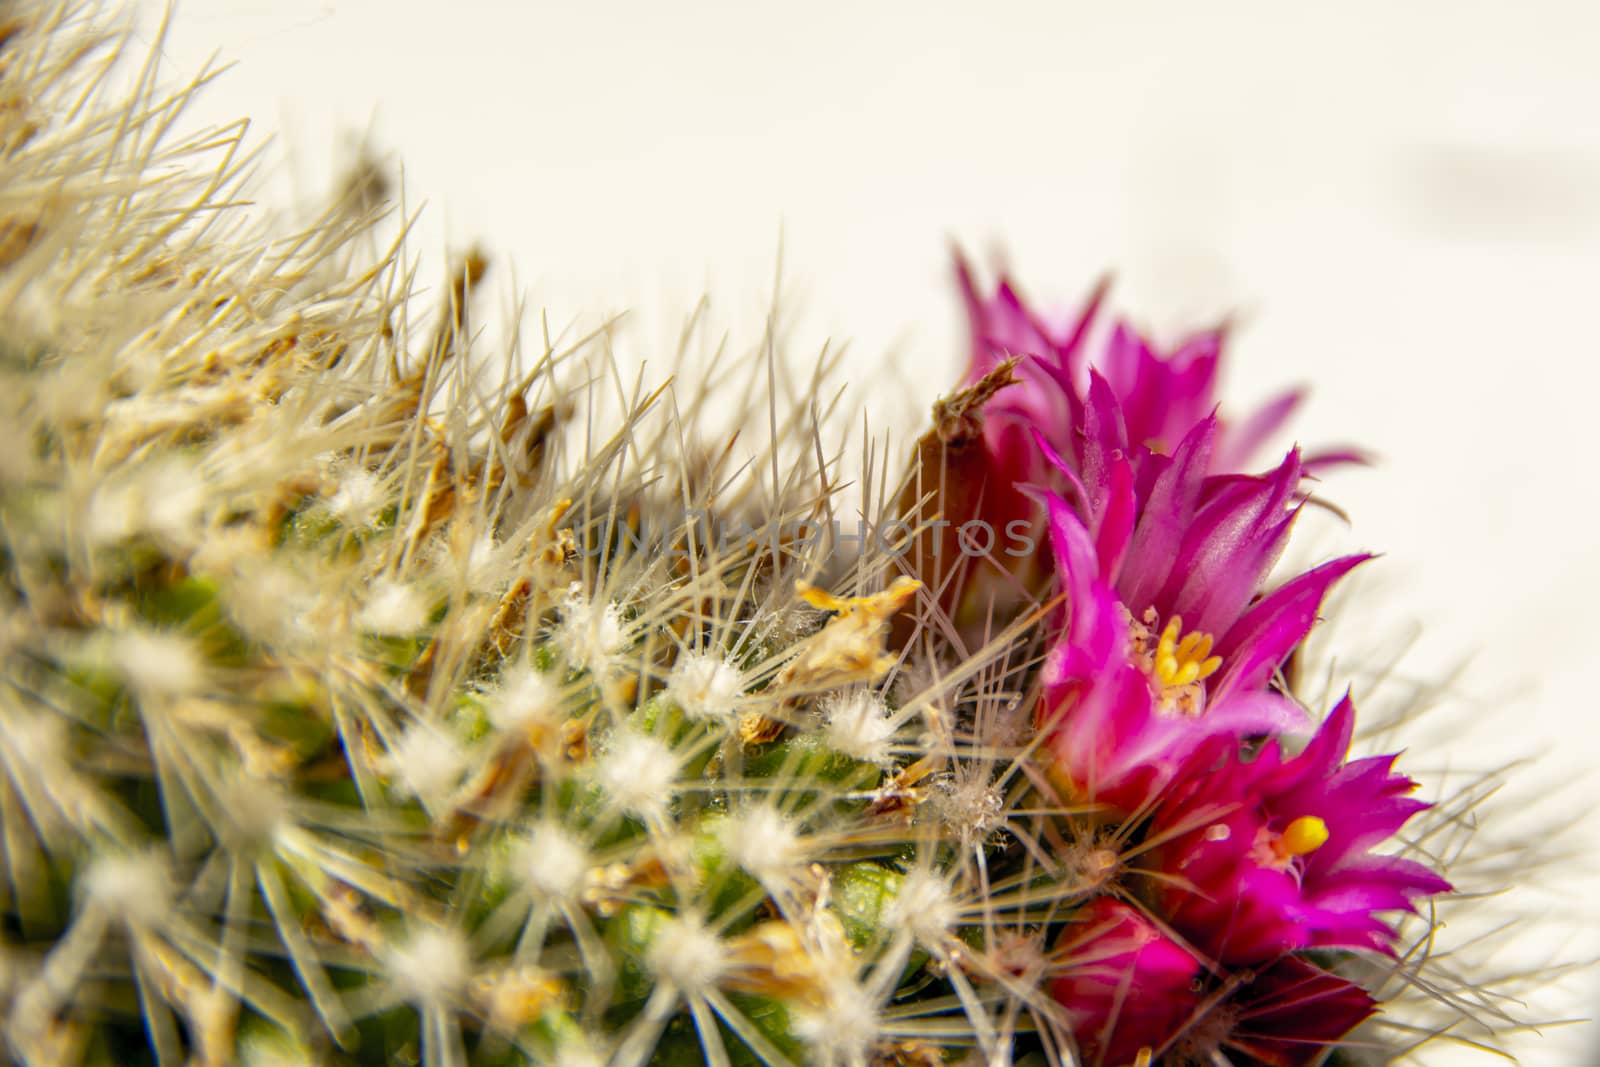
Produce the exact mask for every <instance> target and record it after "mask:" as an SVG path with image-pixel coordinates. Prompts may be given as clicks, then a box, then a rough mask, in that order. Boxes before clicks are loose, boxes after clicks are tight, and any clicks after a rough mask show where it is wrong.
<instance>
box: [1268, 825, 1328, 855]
mask: <svg viewBox="0 0 1600 1067" xmlns="http://www.w3.org/2000/svg"><path fill="white" fill-rule="evenodd" d="M1327 843H1328V824H1327V823H1325V822H1323V821H1322V820H1321V819H1319V818H1317V817H1316V816H1315V815H1302V816H1300V817H1299V818H1298V819H1296V820H1295V821H1294V822H1292V823H1290V824H1289V825H1288V826H1287V827H1285V828H1284V831H1283V834H1282V835H1281V836H1280V837H1279V838H1278V842H1277V851H1278V853H1279V854H1280V855H1282V856H1283V857H1284V858H1285V859H1287V858H1289V857H1290V856H1304V855H1306V854H1308V853H1311V852H1315V851H1316V850H1317V849H1319V848H1321V847H1322V846H1323V845H1325V844H1327Z"/></svg>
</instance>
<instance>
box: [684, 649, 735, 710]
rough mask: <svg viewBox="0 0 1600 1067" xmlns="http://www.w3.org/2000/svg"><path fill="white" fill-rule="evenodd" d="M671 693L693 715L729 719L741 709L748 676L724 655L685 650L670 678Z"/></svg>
mask: <svg viewBox="0 0 1600 1067" xmlns="http://www.w3.org/2000/svg"><path fill="white" fill-rule="evenodd" d="M667 695H668V696H669V697H670V698H671V699H672V700H673V701H674V702H676V703H677V705H678V706H679V707H680V708H682V709H683V713H684V714H685V715H687V716H689V717H690V718H691V719H712V720H720V721H724V722H726V721H730V720H732V718H733V717H734V715H735V713H737V712H738V710H739V700H740V698H741V697H743V696H744V676H743V675H742V674H740V673H739V669H738V668H737V667H735V666H733V665H732V664H731V663H729V662H727V661H726V660H724V659H721V658H720V657H717V656H710V655H707V654H705V653H704V652H685V653H683V654H682V655H681V656H679V657H678V663H677V665H676V666H675V667H673V668H672V674H671V675H669V676H668V678H667Z"/></svg>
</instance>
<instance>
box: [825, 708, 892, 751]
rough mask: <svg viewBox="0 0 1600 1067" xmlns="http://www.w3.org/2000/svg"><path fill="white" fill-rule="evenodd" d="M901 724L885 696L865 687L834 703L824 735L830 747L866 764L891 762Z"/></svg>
mask: <svg viewBox="0 0 1600 1067" xmlns="http://www.w3.org/2000/svg"><path fill="white" fill-rule="evenodd" d="M899 728H900V724H899V723H898V722H896V721H895V718H894V714H893V712H891V711H890V710H889V706H888V705H887V704H885V703H884V701H883V698H882V697H881V696H879V695H878V694H877V693H873V692H869V691H867V690H861V691H858V692H855V693H851V694H849V695H848V696H845V697H843V698H841V699H839V700H837V701H835V702H834V704H833V706H832V707H831V708H829V709H828V724H827V727H826V729H825V731H824V737H825V738H826V740H827V742H828V747H829V748H832V749H834V750H835V751H836V752H842V753H844V754H845V755H846V756H849V757H851V758H852V759H858V760H862V761H863V762H866V763H879V764H882V763H887V762H889V760H890V759H891V758H892V752H891V744H892V743H893V741H894V735H895V731H897V730H898V729H899Z"/></svg>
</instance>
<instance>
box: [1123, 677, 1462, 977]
mask: <svg viewBox="0 0 1600 1067" xmlns="http://www.w3.org/2000/svg"><path fill="white" fill-rule="evenodd" d="M1354 726H1355V707H1354V705H1353V704H1352V703H1351V702H1350V699H1349V698H1348V697H1346V698H1345V699H1344V700H1343V701H1341V702H1340V703H1339V706H1338V707H1337V708H1335V709H1334V711H1333V714H1332V715H1331V716H1329V718H1328V720H1327V721H1326V722H1325V723H1324V724H1323V725H1322V728H1321V729H1320V730H1319V731H1318V732H1317V734H1316V736H1315V737H1314V738H1312V740H1311V742H1310V744H1309V745H1307V747H1306V748H1305V750H1304V751H1303V752H1301V753H1300V754H1299V755H1298V756H1295V757H1293V758H1285V757H1284V755H1283V753H1282V752H1281V750H1280V746H1279V744H1278V743H1277V742H1276V741H1268V742H1267V743H1266V745H1265V747H1264V748H1263V749H1262V751H1261V753H1260V754H1259V755H1258V756H1256V758H1255V759H1253V760H1245V759H1242V758H1239V757H1238V756H1237V755H1236V754H1234V753H1229V754H1228V755H1227V756H1226V758H1225V761H1224V762H1223V764H1222V765H1221V766H1219V767H1217V768H1216V769H1214V770H1211V771H1209V772H1207V773H1205V774H1202V775H1198V776H1196V777H1194V778H1191V779H1190V780H1188V781H1187V782H1185V783H1183V784H1182V785H1181V786H1180V787H1178V788H1177V789H1176V790H1174V792H1173V794H1172V796H1171V797H1170V798H1168V799H1167V800H1166V801H1165V802H1164V803H1163V804H1162V806H1161V809H1160V810H1159V811H1158V812H1157V813H1156V816H1155V819H1154V821H1153V823H1152V825H1151V828H1150V834H1151V836H1152V837H1153V838H1161V837H1163V836H1166V835H1175V836H1173V837H1172V839H1171V840H1170V841H1169V842H1168V843H1166V844H1164V845H1163V846H1162V847H1161V849H1160V852H1159V856H1160V869H1161V871H1162V873H1163V875H1164V877H1163V878H1162V879H1161V880H1160V886H1161V889H1160V894H1159V895H1160V899H1161V903H1162V905H1163V908H1164V914H1165V915H1166V917H1167V918H1168V919H1169V920H1170V921H1171V923H1172V925H1173V928H1174V929H1176V930H1177V931H1179V932H1180V933H1182V934H1183V936H1185V937H1186V938H1188V939H1189V940H1190V941H1191V942H1192V943H1193V944H1195V945H1196V946H1198V947H1199V948H1200V949H1202V950H1203V951H1205V952H1207V953H1209V954H1211V955H1212V956H1213V957H1215V958H1216V959H1219V960H1222V961H1224V962H1229V963H1256V962H1259V961H1261V960H1263V959H1269V958H1272V957H1274V956H1276V955H1278V954H1280V953H1284V952H1291V951H1295V950H1299V949H1306V948H1341V949H1367V950H1371V951H1374V952H1383V953H1392V952H1393V951H1394V937H1395V932H1394V929H1393V927H1392V926H1390V925H1389V924H1388V923H1387V922H1385V921H1384V920H1383V919H1381V918H1379V917H1378V916H1379V914H1380V913H1383V912H1394V911H1410V910H1413V909H1414V908H1415V905H1416V902H1417V901H1418V900H1419V899H1421V898H1424V897H1428V896H1432V895H1434V894H1437V893H1444V892H1448V891H1449V889H1450V883H1449V882H1447V881H1445V879H1443V878H1441V877H1440V876H1439V875H1437V874H1436V873H1434V872H1433V871H1431V870H1429V869H1428V868H1427V867H1425V866H1424V865H1422V864H1421V863H1418V862H1415V861H1413V860H1408V859H1401V858H1399V857H1396V856H1389V855H1382V854H1379V853H1375V852H1373V851H1372V850H1373V849H1374V848H1377V847H1379V846H1381V845H1383V844H1384V843H1385V842H1386V841H1388V840H1389V839H1390V838H1391V837H1393V836H1394V834H1395V833H1396V832H1398V831H1399V830H1400V829H1401V827H1403V826H1404V825H1405V824H1406V822H1407V821H1409V820H1410V819H1411V818H1412V817H1413V816H1415V815H1416V814H1418V813H1419V812H1421V811H1424V810H1426V809H1427V808H1428V807H1429V805H1428V804H1427V803H1425V802H1424V801H1421V800H1417V799H1414V798H1412V797H1411V796H1410V794H1411V793H1412V791H1413V790H1414V789H1415V788H1416V783H1415V782H1414V781H1412V780H1411V779H1410V778H1407V777H1405V776H1404V775H1399V774H1395V773H1394V772H1393V766H1394V761H1395V758H1396V757H1394V756H1373V757H1370V758H1367V759H1359V760H1353V761H1351V762H1348V763H1347V762H1344V760H1345V757H1346V754H1347V752H1348V751H1349V747H1350V738H1351V733H1352V731H1353V729H1354Z"/></svg>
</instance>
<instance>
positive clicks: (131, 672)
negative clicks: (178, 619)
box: [111, 630, 205, 697]
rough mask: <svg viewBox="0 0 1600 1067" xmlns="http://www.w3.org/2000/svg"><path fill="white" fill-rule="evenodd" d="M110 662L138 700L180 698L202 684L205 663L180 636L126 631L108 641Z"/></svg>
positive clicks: (191, 645) (149, 631)
mask: <svg viewBox="0 0 1600 1067" xmlns="http://www.w3.org/2000/svg"><path fill="white" fill-rule="evenodd" d="M111 660H112V662H113V663H114V664H115V665H116V668H117V670H118V672H119V673H121V675H122V677H123V678H124V679H125V680H126V681H127V683H128V685H130V686H132V687H133V689H134V690H135V691H136V692H137V693H139V694H140V695H141V696H146V697H149V696H167V697H177V696H183V695H185V694H188V693H193V692H195V691H196V690H197V689H199V688H200V686H201V684H202V683H203V682H204V681H205V661H204V660H202V659H201V657H200V653H199V651H197V650H196V649H195V647H194V644H193V642H191V641H190V640H189V639H188V638H186V637H183V636H180V635H179V634H173V633H161V632H157V631H152V630H125V631H123V632H122V633H119V634H117V635H116V636H115V637H113V638H112V639H111Z"/></svg>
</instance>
